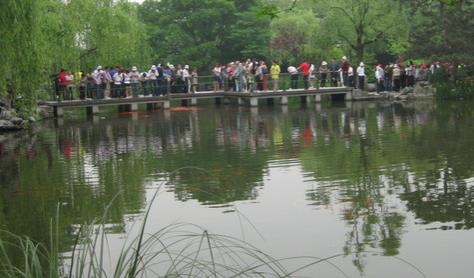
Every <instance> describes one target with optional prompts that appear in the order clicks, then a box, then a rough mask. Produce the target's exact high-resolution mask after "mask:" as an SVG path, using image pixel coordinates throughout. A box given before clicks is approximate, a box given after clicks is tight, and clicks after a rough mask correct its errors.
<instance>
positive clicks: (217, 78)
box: [212, 64, 221, 93]
mask: <svg viewBox="0 0 474 278" xmlns="http://www.w3.org/2000/svg"><path fill="white" fill-rule="evenodd" d="M220 84H221V66H220V65H219V64H216V66H215V67H214V69H213V70H212V85H213V86H214V93H215V92H217V91H219V90H220V88H219V87H220Z"/></svg>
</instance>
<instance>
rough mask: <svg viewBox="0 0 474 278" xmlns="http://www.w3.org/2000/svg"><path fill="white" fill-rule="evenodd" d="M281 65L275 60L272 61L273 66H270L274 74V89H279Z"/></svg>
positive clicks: (271, 72)
mask: <svg viewBox="0 0 474 278" xmlns="http://www.w3.org/2000/svg"><path fill="white" fill-rule="evenodd" d="M280 72H281V69H280V66H279V65H278V64H277V62H276V61H275V60H273V62H272V67H271V68H270V74H271V76H272V83H273V91H278V80H279V79H280Z"/></svg>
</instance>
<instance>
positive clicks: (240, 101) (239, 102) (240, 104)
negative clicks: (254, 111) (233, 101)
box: [237, 97, 245, 106]
mask: <svg viewBox="0 0 474 278" xmlns="http://www.w3.org/2000/svg"><path fill="white" fill-rule="evenodd" d="M237 104H238V105H239V106H242V105H244V104H245V101H244V99H243V98H241V97H239V98H237Z"/></svg>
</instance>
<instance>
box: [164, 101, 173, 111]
mask: <svg viewBox="0 0 474 278" xmlns="http://www.w3.org/2000/svg"><path fill="white" fill-rule="evenodd" d="M170 107H171V104H170V101H169V100H166V101H163V109H170Z"/></svg>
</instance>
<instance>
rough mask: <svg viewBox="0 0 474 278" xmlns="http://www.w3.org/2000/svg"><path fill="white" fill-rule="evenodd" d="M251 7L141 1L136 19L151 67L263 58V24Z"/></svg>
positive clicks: (217, 0)
mask: <svg viewBox="0 0 474 278" xmlns="http://www.w3.org/2000/svg"><path fill="white" fill-rule="evenodd" d="M256 7H257V6H256V2H255V1H247V2H244V3H242V2H241V1H232V0H211V1H203V0H200V1H186V0H173V1H172V0H163V1H151V0H147V1H145V2H144V3H143V4H142V5H141V6H140V9H139V12H140V18H141V19H142V20H143V21H144V22H145V23H146V24H147V26H148V30H149V32H150V37H149V43H150V45H151V47H152V49H154V50H155V51H154V53H153V58H154V61H155V62H159V63H162V64H164V63H167V62H172V63H176V64H179V63H180V64H191V65H193V66H196V67H198V68H199V69H202V70H210V67H212V65H213V64H214V63H223V62H229V61H231V60H237V59H243V58H245V57H257V58H262V57H266V56H268V55H267V53H268V41H269V36H270V34H269V33H268V31H267V30H268V26H269V20H268V19H267V18H262V19H259V18H258V17H257V8H256Z"/></svg>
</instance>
